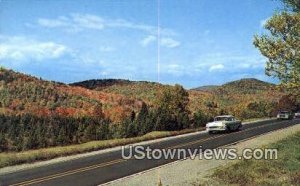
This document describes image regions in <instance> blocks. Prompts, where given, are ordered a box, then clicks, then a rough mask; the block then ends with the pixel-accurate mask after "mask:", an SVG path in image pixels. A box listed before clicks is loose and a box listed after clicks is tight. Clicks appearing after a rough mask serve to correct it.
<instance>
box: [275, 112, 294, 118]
mask: <svg viewBox="0 0 300 186" xmlns="http://www.w3.org/2000/svg"><path fill="white" fill-rule="evenodd" d="M277 119H293V114H292V113H291V112H289V111H280V112H279V113H278V114H277Z"/></svg>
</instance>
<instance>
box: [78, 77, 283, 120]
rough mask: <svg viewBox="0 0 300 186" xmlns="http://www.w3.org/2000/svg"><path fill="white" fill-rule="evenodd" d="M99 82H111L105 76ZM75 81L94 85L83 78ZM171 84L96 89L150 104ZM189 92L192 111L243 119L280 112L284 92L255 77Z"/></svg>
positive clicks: (115, 84) (119, 84) (131, 85)
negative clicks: (225, 114)
mask: <svg viewBox="0 0 300 186" xmlns="http://www.w3.org/2000/svg"><path fill="white" fill-rule="evenodd" d="M98 82H100V84H107V83H104V80H98ZM75 84H79V85H81V86H84V87H86V88H90V87H89V86H85V83H82V82H79V83H75ZM96 84H97V83H96ZM98 84H99V83H98ZM168 87H170V86H169V85H162V84H159V83H152V82H136V81H126V83H120V82H116V83H114V84H113V83H112V84H110V86H105V87H103V86H100V88H99V87H93V88H92V89H93V90H99V91H102V92H106V93H114V94H120V95H123V96H125V97H128V98H130V99H141V100H143V101H145V102H146V103H147V104H148V105H149V106H155V98H156V95H157V94H158V93H159V92H160V91H162V90H164V89H166V88H168ZM188 92H189V99H190V101H189V105H188V107H189V110H190V112H191V113H196V112H203V113H204V114H205V115H208V116H209V117H213V116H215V115H217V114H222V113H230V114H233V115H236V116H237V117H239V118H241V119H247V118H253V117H265V116H270V115H273V114H274V113H275V112H276V111H274V108H275V105H276V104H277V103H278V101H279V99H280V98H281V97H282V96H283V95H284V93H283V92H282V91H280V90H278V89H277V88H276V85H274V84H271V83H267V82H264V81H261V80H257V79H254V78H248V79H241V80H237V81H232V82H229V83H226V84H224V85H220V86H214V85H211V86H204V87H199V88H195V89H192V90H189V91H188Z"/></svg>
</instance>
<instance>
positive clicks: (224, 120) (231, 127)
mask: <svg viewBox="0 0 300 186" xmlns="http://www.w3.org/2000/svg"><path fill="white" fill-rule="evenodd" d="M241 128H242V122H241V121H240V120H236V119H235V118H234V117H233V116H232V115H223V116H217V117H215V118H214V121H213V122H210V123H207V124H206V131H207V132H208V133H209V134H211V133H213V132H218V131H227V132H230V131H235V130H240V129H241Z"/></svg>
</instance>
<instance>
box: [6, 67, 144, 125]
mask: <svg viewBox="0 0 300 186" xmlns="http://www.w3.org/2000/svg"><path fill="white" fill-rule="evenodd" d="M0 97H1V100H0V113H4V114H16V115H18V114H25V113H30V114H34V115H37V116H50V115H61V116H72V117H77V118H78V117H83V116H101V117H106V118H109V119H111V120H113V121H118V120H122V119H124V117H125V116H126V115H130V113H131V111H132V110H135V111H136V110H138V109H139V108H140V107H141V104H142V103H141V101H138V100H133V99H128V98H127V97H124V96H122V95H116V94H107V93H105V92H100V91H93V90H89V89H86V88H82V87H77V86H69V85H66V84H63V83H57V82H51V81H44V80H41V79H38V78H36V77H32V76H29V75H25V74H22V73H18V72H14V71H12V70H6V69H3V68H2V69H1V70H0Z"/></svg>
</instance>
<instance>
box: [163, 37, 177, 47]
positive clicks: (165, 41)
mask: <svg viewBox="0 0 300 186" xmlns="http://www.w3.org/2000/svg"><path fill="white" fill-rule="evenodd" d="M161 45H162V46H164V47H167V48H175V47H178V46H179V45H180V42H179V41H176V40H174V39H172V38H162V39H161Z"/></svg>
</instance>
